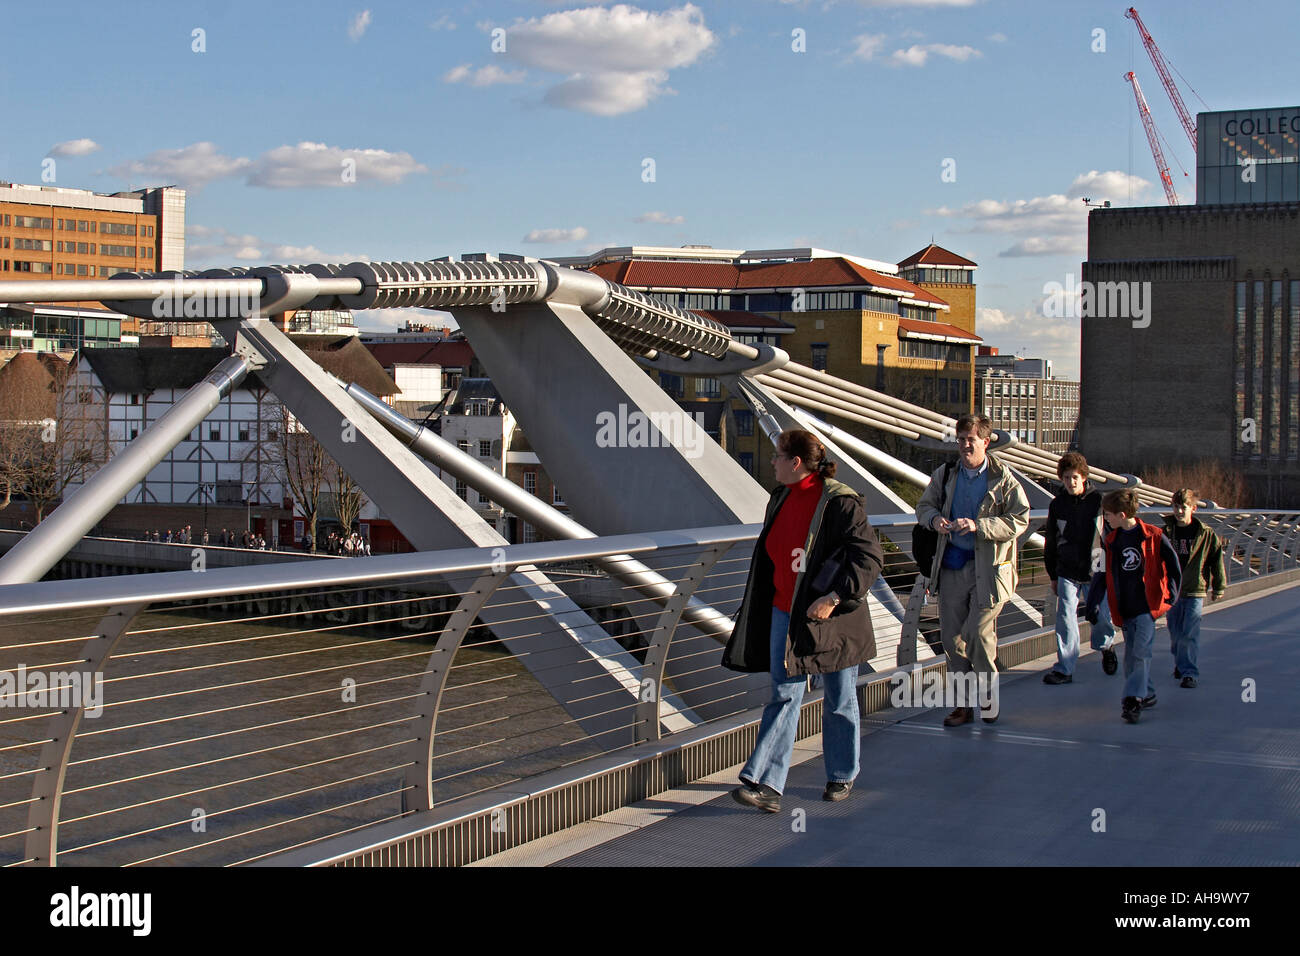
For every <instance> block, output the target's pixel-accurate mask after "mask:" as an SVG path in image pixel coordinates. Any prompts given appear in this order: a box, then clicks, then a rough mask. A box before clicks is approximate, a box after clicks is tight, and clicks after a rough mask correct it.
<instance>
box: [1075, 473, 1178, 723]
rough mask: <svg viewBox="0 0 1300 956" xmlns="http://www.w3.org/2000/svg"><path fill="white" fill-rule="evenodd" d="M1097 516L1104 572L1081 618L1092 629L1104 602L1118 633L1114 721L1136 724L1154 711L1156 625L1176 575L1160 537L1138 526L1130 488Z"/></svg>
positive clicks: (1108, 497) (1174, 596)
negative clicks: (1120, 648) (1119, 685)
mask: <svg viewBox="0 0 1300 956" xmlns="http://www.w3.org/2000/svg"><path fill="white" fill-rule="evenodd" d="M1101 512H1102V515H1103V516H1104V517H1105V519H1106V524H1107V525H1108V526H1109V527H1110V529H1111V530H1110V533H1109V534H1107V535H1106V537H1105V539H1104V541H1103V542H1102V546H1103V547H1104V548H1105V549H1106V570H1105V571H1104V572H1101V573H1098V574H1094V575H1093V577H1092V586H1091V588H1090V589H1089V592H1088V607H1087V609H1086V612H1085V614H1086V616H1087V618H1088V621H1089V622H1090V623H1093V624H1095V623H1096V622H1097V605H1098V604H1100V603H1101V601H1102V599H1103V598H1105V599H1106V600H1107V601H1108V602H1110V616H1111V620H1113V621H1114V622H1115V623H1116V624H1118V625H1119V626H1120V627H1122V628H1123V629H1124V700H1123V702H1122V704H1121V707H1120V717H1122V718H1123V719H1124V720H1126V721H1128V722H1129V723H1130V724H1136V723H1137V722H1138V718H1139V717H1140V716H1141V714H1142V711H1143V710H1144V709H1147V710H1149V709H1150V708H1152V707H1154V706H1155V705H1156V686H1155V684H1153V683H1152V682H1151V648H1152V645H1154V644H1155V637H1156V621H1158V620H1159V619H1160V618H1161V617H1163V616H1164V614H1165V612H1166V611H1168V610H1169V608H1170V607H1171V606H1172V605H1173V603H1174V602H1175V601H1177V600H1178V590H1179V587H1180V585H1181V579H1182V569H1181V568H1180V567H1179V565H1178V555H1177V554H1175V553H1174V549H1173V547H1172V546H1171V545H1170V543H1169V539H1168V538H1167V537H1166V536H1165V534H1164V533H1163V532H1162V531H1161V530H1160V529H1159V528H1157V527H1156V526H1155V525H1150V524H1147V523H1146V522H1145V521H1140V520H1138V517H1137V512H1138V497H1137V492H1136V491H1134V490H1133V489H1132V488H1125V489H1124V490H1123V491H1109V492H1107V493H1106V494H1105V495H1104V496H1103V497H1102V499H1101Z"/></svg>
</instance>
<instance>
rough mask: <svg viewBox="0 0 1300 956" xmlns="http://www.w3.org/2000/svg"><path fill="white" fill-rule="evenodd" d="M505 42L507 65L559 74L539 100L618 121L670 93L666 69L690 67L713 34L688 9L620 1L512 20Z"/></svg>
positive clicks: (696, 13) (711, 42)
mask: <svg viewBox="0 0 1300 956" xmlns="http://www.w3.org/2000/svg"><path fill="white" fill-rule="evenodd" d="M506 41H507V47H506V50H507V53H506V55H507V56H509V57H510V58H511V59H512V60H515V61H518V62H519V63H522V64H524V65H525V66H530V67H534V68H536V69H539V70H543V71H545V72H547V73H554V74H559V75H561V76H564V77H566V79H564V80H563V81H561V82H560V83H559V84H558V85H556V86H553V87H552V88H551V89H549V90H548V91H547V92H546V95H545V96H544V97H543V101H544V102H546V103H548V104H550V105H551V106H558V107H562V108H565V109H573V110H578V111H580V112H584V113H593V114H595V115H597V116H618V115H620V114H622V113H629V112H633V111H634V110H639V109H642V108H644V107H645V106H646V105H647V104H648V103H650V101H651V100H653V99H655V98H656V97H658V96H660V95H662V94H663V93H666V92H670V90H669V89H668V87H667V86H666V84H667V82H668V73H669V71H670V70H674V69H679V68H681V67H686V66H690V65H691V64H692V63H694V62H695V61H696V60H698V59H699V58H700V57H701V56H703V55H704V53H705V52H706V51H708V50H709V49H710V48H711V47H712V46H713V45H714V44H715V43H716V41H717V37H716V36H715V35H714V33H713V32H712V31H711V30H710V29H709V28H708V27H706V26H705V25H704V14H703V13H702V12H701V11H700V9H699V8H698V7H696V6H695V5H693V4H690V3H687V4H685V5H683V6H682V7H679V8H677V9H673V10H665V11H662V12H650V11H646V10H641V9H638V8H637V7H633V6H629V5H627V4H622V3H620V4H616V5H615V6H613V7H610V8H608V9H606V8H604V7H585V8H582V9H578V10H564V11H557V12H555V13H549V14H547V15H546V16H543V17H533V18H530V19H527V20H517V21H515V23H514V24H513V25H511V26H510V27H508V28H507V29H506Z"/></svg>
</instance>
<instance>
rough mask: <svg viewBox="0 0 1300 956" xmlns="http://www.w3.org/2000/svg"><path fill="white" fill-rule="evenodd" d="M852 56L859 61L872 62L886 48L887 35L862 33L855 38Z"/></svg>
mask: <svg viewBox="0 0 1300 956" xmlns="http://www.w3.org/2000/svg"><path fill="white" fill-rule="evenodd" d="M853 44H854V47H853V53H852V56H853V57H854V58H855V59H858V60H870V59H871V58H872V57H874V56H875V55H876V54H877V53H879V52H880V51H881V50H882V49H883V48H884V46H885V34H883V33H862V34H859V35H858V36H855V37H854V38H853Z"/></svg>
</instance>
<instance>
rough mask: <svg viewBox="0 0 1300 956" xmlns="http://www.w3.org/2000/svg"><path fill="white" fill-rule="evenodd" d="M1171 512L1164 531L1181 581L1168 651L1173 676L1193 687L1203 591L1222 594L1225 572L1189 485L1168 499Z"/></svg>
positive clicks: (1170, 619)
mask: <svg viewBox="0 0 1300 956" xmlns="http://www.w3.org/2000/svg"><path fill="white" fill-rule="evenodd" d="M1170 504H1171V505H1173V509H1174V513H1173V514H1172V515H1169V516H1167V517H1166V518H1165V534H1166V535H1168V537H1169V541H1170V543H1171V544H1172V545H1173V546H1174V553H1175V554H1177V555H1178V565H1179V567H1180V568H1182V572H1183V584H1182V589H1181V590H1180V592H1179V595H1178V603H1176V604H1175V605H1174V606H1173V607H1171V608H1170V609H1169V616H1168V617H1167V618H1166V619H1165V623H1167V624H1168V625H1169V651H1170V653H1172V654H1173V655H1174V677H1175V678H1181V680H1182V684H1181V686H1183V687H1195V686H1196V685H1197V684H1198V683H1199V682H1200V678H1201V671H1200V668H1199V666H1198V664H1197V657H1198V651H1199V648H1200V641H1201V609H1202V605H1203V604H1204V603H1205V594H1206V591H1207V590H1208V591H1209V595H1210V600H1211V601H1217V600H1219V599H1220V598H1221V597H1223V595H1224V592H1225V589H1226V587H1227V583H1226V582H1227V575H1226V573H1225V572H1224V569H1223V543H1222V542H1221V541H1219V536H1218V535H1217V534H1215V533H1214V532H1213V531H1211V530H1210V528H1209V526H1208V525H1206V524H1205V522H1203V521H1201V519H1200V518H1197V517H1196V507H1197V505H1198V504H1200V499H1198V498H1197V496H1196V492H1195V491H1193V490H1192V489H1191V488H1179V489H1178V490H1177V491H1175V492H1174V494H1173V497H1172V498H1171V499H1170Z"/></svg>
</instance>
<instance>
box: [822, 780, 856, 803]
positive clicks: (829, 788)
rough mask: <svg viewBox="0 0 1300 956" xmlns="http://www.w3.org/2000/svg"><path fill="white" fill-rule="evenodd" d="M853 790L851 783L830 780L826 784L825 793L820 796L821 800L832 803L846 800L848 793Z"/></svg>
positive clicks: (849, 781) (848, 781)
mask: <svg viewBox="0 0 1300 956" xmlns="http://www.w3.org/2000/svg"><path fill="white" fill-rule="evenodd" d="M852 790H853V781H852V780H846V781H840V780H832V781H830V782H829V783H827V784H826V792H825V793H823V794H822V799H823V800H829V801H831V802H832V803H834V802H836V801H839V800H845V799H847V798H848V796H849V793H850V791H852Z"/></svg>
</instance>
